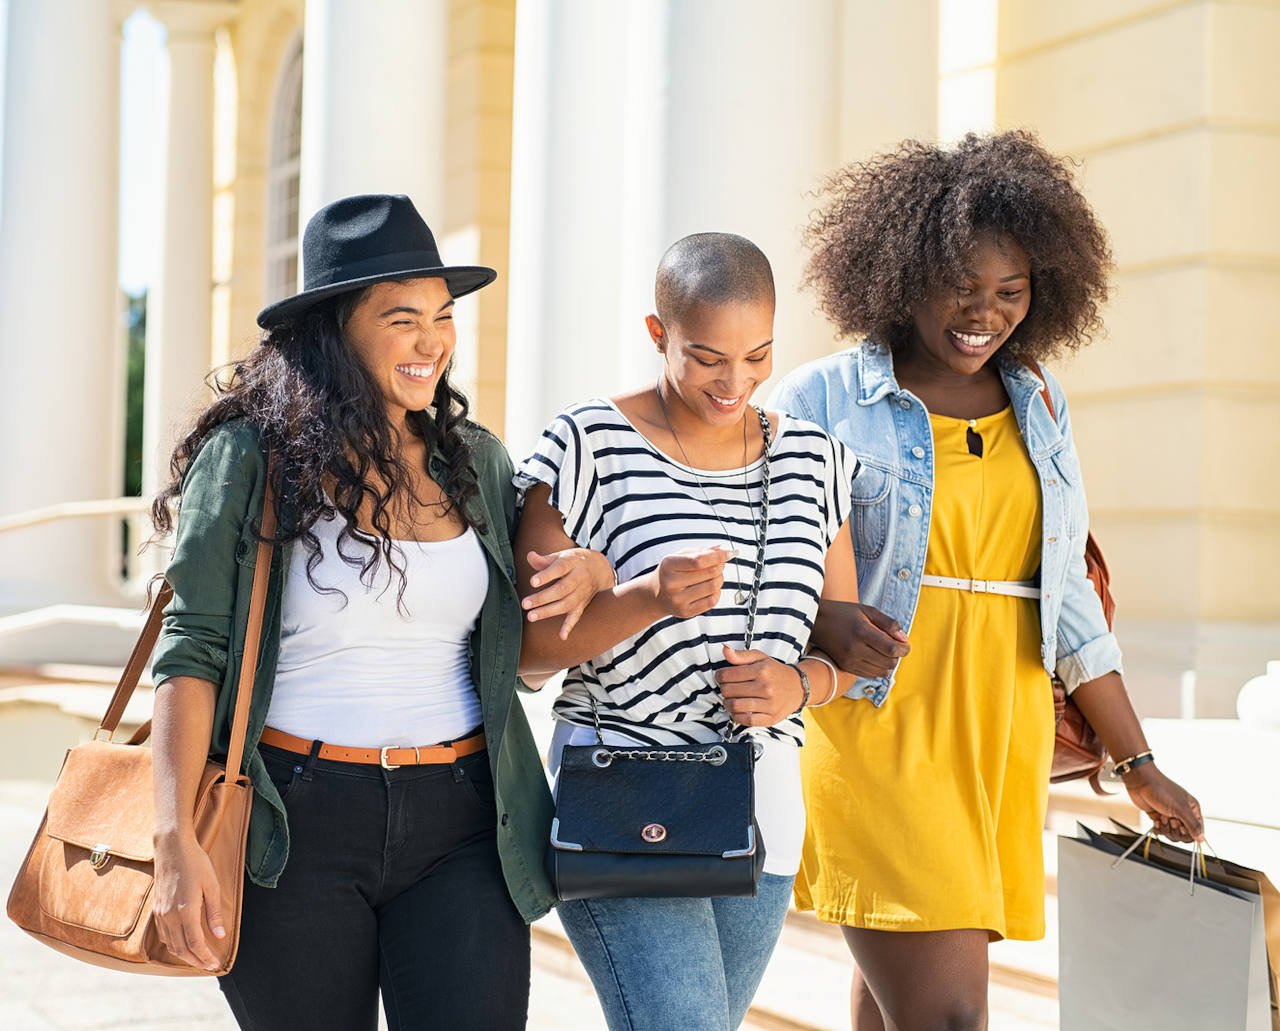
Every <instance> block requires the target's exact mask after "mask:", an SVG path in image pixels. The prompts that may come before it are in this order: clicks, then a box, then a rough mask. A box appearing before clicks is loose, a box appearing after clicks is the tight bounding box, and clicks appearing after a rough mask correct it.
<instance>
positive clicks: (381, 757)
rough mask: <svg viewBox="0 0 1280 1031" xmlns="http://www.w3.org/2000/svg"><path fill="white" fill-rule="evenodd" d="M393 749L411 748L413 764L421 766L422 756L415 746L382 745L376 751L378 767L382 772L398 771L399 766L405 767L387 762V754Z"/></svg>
mask: <svg viewBox="0 0 1280 1031" xmlns="http://www.w3.org/2000/svg"><path fill="white" fill-rule="evenodd" d="M393 748H412V749H413V761H414V763H416V764H418V765H421V764H422V754H421V753H420V752H419V751H418V746H417V745H383V746H382V747H381V748H380V749H379V750H378V765H379V766H381V767H382V768H383V769H384V770H398V769H400V767H401V766H404V765H405V764H404V763H394V764H393V763H391V762H388V761H387V753H388V752H389V751H391V749H393Z"/></svg>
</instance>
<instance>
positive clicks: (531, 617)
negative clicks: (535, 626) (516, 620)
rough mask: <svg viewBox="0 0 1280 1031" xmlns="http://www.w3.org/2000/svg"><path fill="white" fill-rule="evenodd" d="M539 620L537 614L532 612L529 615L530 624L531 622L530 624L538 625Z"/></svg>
mask: <svg viewBox="0 0 1280 1031" xmlns="http://www.w3.org/2000/svg"><path fill="white" fill-rule="evenodd" d="M537 620H538V614H537V613H536V612H530V613H529V622H530V623H536V622H537Z"/></svg>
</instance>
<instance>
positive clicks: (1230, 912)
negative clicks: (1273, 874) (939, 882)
mask: <svg viewBox="0 0 1280 1031" xmlns="http://www.w3.org/2000/svg"><path fill="white" fill-rule="evenodd" d="M1116 826H1117V828H1118V830H1117V831H1115V832H1107V833H1096V832H1093V831H1090V830H1089V829H1088V828H1085V827H1083V826H1082V827H1080V830H1079V836H1078V837H1076V838H1066V837H1063V838H1059V839H1058V899H1059V946H1058V947H1059V956H1060V962H1059V978H1058V988H1059V997H1060V999H1061V1026H1062V1029H1063V1031H1085V1029H1087V1031H1102V1029H1110V1028H1116V1029H1120V1028H1124V1029H1126V1031H1130V1029H1132V1028H1135V1027H1159V1028H1168V1029H1186V1031H1216V1029H1222V1031H1227V1029H1231V1031H1241V1029H1243V1031H1277V1029H1280V1011H1278V1010H1277V1009H1276V1008H1275V1007H1276V975H1275V965H1276V964H1280V894H1277V892H1276V889H1275V887H1274V886H1273V885H1272V884H1271V881H1270V880H1269V879H1268V878H1267V877H1266V875H1265V874H1263V873H1261V872H1259V871H1257V870H1251V869H1249V868H1248V867H1243V866H1240V865H1239V864H1235V863H1230V862H1227V861H1224V860H1221V859H1218V858H1216V857H1213V858H1210V857H1206V856H1204V855H1203V854H1202V853H1200V852H1199V850H1198V849H1197V850H1196V851H1194V852H1192V851H1187V850H1185V849H1180V848H1176V847H1174V846H1171V845H1167V844H1164V843H1163V842H1159V841H1155V840H1152V839H1151V838H1150V837H1149V836H1147V835H1140V834H1137V833H1135V832H1133V831H1131V830H1129V829H1128V828H1125V827H1122V826H1121V825H1119V824H1117V825H1116ZM1268 947H1270V948H1269V949H1268ZM1268 951H1270V965H1269V963H1268Z"/></svg>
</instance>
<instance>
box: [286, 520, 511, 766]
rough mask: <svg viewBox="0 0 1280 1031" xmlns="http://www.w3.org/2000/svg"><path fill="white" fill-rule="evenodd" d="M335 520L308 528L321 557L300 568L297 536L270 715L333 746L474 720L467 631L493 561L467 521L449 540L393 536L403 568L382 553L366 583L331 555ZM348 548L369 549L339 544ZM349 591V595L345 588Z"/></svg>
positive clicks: (461, 729)
mask: <svg viewBox="0 0 1280 1031" xmlns="http://www.w3.org/2000/svg"><path fill="white" fill-rule="evenodd" d="M341 527H342V523H341V521H340V520H339V519H337V518H335V519H332V520H320V521H318V522H317V523H316V524H315V526H314V527H313V528H312V529H313V532H314V533H315V535H316V536H317V537H318V538H319V539H320V544H321V548H322V552H321V560H320V563H319V564H318V565H317V566H316V567H315V569H314V570H312V574H311V578H312V579H313V580H314V581H315V582H316V583H317V584H319V585H321V586H322V587H325V588H329V587H333V588H337V589H338V591H341V592H342V593H341V594H338V593H322V592H319V591H316V590H315V588H313V587H312V586H311V583H310V582H309V581H308V579H307V568H306V567H307V558H308V556H309V554H310V553H309V552H308V550H307V548H306V546H305V545H304V544H303V543H302V542H298V543H296V544H294V546H293V548H292V554H291V557H290V560H289V570H288V576H287V580H286V583H285V589H284V602H283V612H282V617H281V634H280V660H279V663H278V665H277V668H276V678H275V689H274V691H273V692H272V695H271V705H270V707H269V709H268V710H267V726H269V727H274V728H275V729H277V730H282V731H284V732H285V733H287V734H294V735H296V736H298V737H303V738H308V739H319V740H321V741H327V742H330V743H332V744H336V745H350V746H353V747H357V748H376V747H381V746H383V745H396V744H402V745H428V744H433V743H435V742H437V741H449V740H453V739H456V738H459V737H462V736H463V735H464V734H466V732H467V731H469V730H472V729H473V728H475V727H477V726H479V725H480V720H481V713H480V698H479V696H478V695H477V693H476V689H475V685H474V684H473V683H472V681H471V669H470V662H469V657H468V639H469V638H470V636H471V632H472V630H473V629H474V627H475V624H476V619H477V618H478V617H479V615H480V608H481V606H482V605H483V604H484V598H485V594H486V592H487V591H488V589H489V569H488V565H487V564H486V562H485V557H484V550H483V548H482V547H481V544H480V541H479V539H478V538H477V537H476V534H475V532H474V531H473V530H472V529H471V528H470V527H468V528H467V529H466V530H465V531H464V532H463V533H462V534H461V535H460V536H458V537H455V538H453V539H452V540H447V541H429V542H420V541H397V542H396V543H397V546H398V547H399V549H400V552H401V555H402V556H403V558H402V561H403V565H404V571H405V592H404V599H403V603H402V608H403V612H402V611H400V610H398V609H397V607H396V595H397V592H398V590H399V586H400V584H399V577H398V576H396V575H395V574H394V573H392V571H391V570H390V569H389V568H388V567H387V563H386V561H385V560H383V561H381V562H380V563H379V566H378V569H377V572H376V573H375V574H373V575H372V577H369V576H366V577H365V579H364V582H361V578H360V570H359V567H358V566H353V565H351V564H350V563H348V562H346V561H344V560H343V559H342V558H341V557H340V556H339V555H338V534H339V532H340V530H341ZM343 552H344V554H346V555H348V556H350V557H352V558H356V559H361V558H364V557H365V556H366V555H367V554H368V551H367V549H365V548H364V547H362V546H353V545H352V544H350V543H346V544H344V546H343ZM344 595H345V598H344Z"/></svg>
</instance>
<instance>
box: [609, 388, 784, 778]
mask: <svg viewBox="0 0 1280 1031" xmlns="http://www.w3.org/2000/svg"><path fill="white" fill-rule="evenodd" d="M751 407H752V408H753V409H755V413H756V416H757V418H759V420H760V433H761V435H762V436H763V437H764V456H763V459H764V466H763V468H762V470H761V474H760V480H761V489H760V520H759V522H756V514H755V510H754V509H753V510H752V512H751V520H752V523H753V524H754V529H755V531H756V541H757V547H756V561H755V568H754V569H753V570H752V574H751V594H750V596H749V597H748V599H747V632H746V635H745V636H744V638H743V642H744V646H743V650H744V651H750V650H751V644H752V642H753V641H754V640H755V630H756V607H757V606H758V605H759V602H760V587H761V585H762V584H763V583H764V552H765V546H766V544H767V543H768V541H767V537H768V533H769V483H770V471H769V450H770V448H771V447H772V445H773V426H772V425H771V424H770V422H769V416H768V415H767V414H765V411H764V409H763V408H760V407H759V406H758V405H752V406H751ZM716 699H717V701H719V703H720V705H721V707H723V705H724V701H723V699H721V698H720V695H719V694H718V693H717V694H716ZM587 700H588V701H589V702H590V703H591V719H592V721H593V722H594V724H595V731H596V742H597V743H598V744H599V745H602V746H603V745H604V743H605V742H604V731H603V729H602V728H601V726H600V708H599V706H597V705H596V700H595V696H594V695H592V694H591V693H590V692H589V691H588V693H587ZM726 714H727V713H726ZM729 722H730V723H732V722H733V721H732V719H730V721H729ZM725 736H726V735H725V732H724V731H722V732H721V738H722V739H723V738H724V737H725ZM727 757H728V753H727V752H725V750H724V748H723V747H722V746H720V745H716V746H714V747H712V748H709V749H707V751H705V752H687V751H683V750H680V751H673V750H670V749H635V748H631V749H617V750H615V749H609V748H606V747H601V748H597V749H596V750H595V751H594V752H592V753H591V761H592V762H594V763H595V764H596V765H597V766H600V767H602V768H603V767H605V766H608V765H609V763H610V762H612V761H613V760H614V759H643V760H647V761H650V762H708V763H711V765H713V766H719V765H720V764H721V763H723V762H724V761H725V759H726V758H727Z"/></svg>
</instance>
